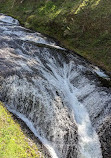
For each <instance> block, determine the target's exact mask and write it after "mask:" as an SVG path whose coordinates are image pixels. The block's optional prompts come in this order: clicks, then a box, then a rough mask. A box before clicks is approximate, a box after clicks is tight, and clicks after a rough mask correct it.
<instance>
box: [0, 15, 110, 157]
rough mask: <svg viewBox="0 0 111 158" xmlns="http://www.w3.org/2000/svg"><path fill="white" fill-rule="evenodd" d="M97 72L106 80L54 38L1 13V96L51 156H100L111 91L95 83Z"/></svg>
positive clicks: (96, 81)
mask: <svg viewBox="0 0 111 158" xmlns="http://www.w3.org/2000/svg"><path fill="white" fill-rule="evenodd" d="M97 74H102V76H104V77H105V78H107V79H108V76H107V75H105V74H104V73H103V72H102V71H101V70H99V69H98V71H97V70H95V69H94V66H92V65H91V64H89V63H88V62H86V61H85V60H84V59H83V58H81V57H79V56H77V55H76V54H72V53H69V52H68V51H67V50H66V49H64V48H62V47H60V46H58V44H57V43H56V42H54V41H53V40H52V39H49V38H47V37H45V36H43V35H41V34H40V33H36V32H32V31H30V30H28V29H25V28H23V27H21V26H20V25H19V22H18V21H17V20H15V19H13V18H11V17H9V16H5V15H3V14H1V15H0V83H1V87H0V98H1V100H2V101H3V102H4V103H5V105H6V106H7V109H8V110H9V111H10V112H12V113H14V114H15V115H17V116H18V117H20V118H21V119H22V120H23V121H24V122H25V123H26V124H27V126H28V127H29V128H30V129H31V130H32V132H33V133H34V134H35V136H37V137H38V138H39V139H40V141H41V142H42V143H43V144H44V145H45V146H46V148H47V149H48V150H49V153H50V155H51V157H53V158H102V150H101V144H100V140H99V136H98V133H99V131H98V129H99V128H100V126H101V125H102V124H103V122H104V121H105V120H106V119H108V118H109V116H110V114H111V110H110V109H111V93H110V89H108V88H105V87H101V86H98V85H99V80H98V78H97ZM101 142H102V140H101Z"/></svg>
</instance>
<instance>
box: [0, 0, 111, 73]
mask: <svg viewBox="0 0 111 158" xmlns="http://www.w3.org/2000/svg"><path fill="white" fill-rule="evenodd" d="M110 8H111V1H110V0H105V1H104V0H75V1H73V0H60V1H59V0H42V1H41V0H37V1H36V0H30V1H29V0H21V1H19V0H0V12H3V13H6V14H9V15H11V16H13V17H15V18H17V19H19V20H20V22H21V23H22V24H24V25H25V26H26V27H28V28H32V29H34V30H36V31H40V32H42V33H45V34H47V35H50V36H52V37H54V38H56V39H58V40H59V41H61V44H63V45H64V46H65V47H67V48H69V49H71V50H75V51H76V52H77V53H79V54H80V55H82V56H84V57H86V58H87V59H88V60H89V61H91V62H93V63H95V64H97V65H98V66H101V67H102V68H103V69H105V70H107V72H109V73H111V27H110V24H111V9H110Z"/></svg>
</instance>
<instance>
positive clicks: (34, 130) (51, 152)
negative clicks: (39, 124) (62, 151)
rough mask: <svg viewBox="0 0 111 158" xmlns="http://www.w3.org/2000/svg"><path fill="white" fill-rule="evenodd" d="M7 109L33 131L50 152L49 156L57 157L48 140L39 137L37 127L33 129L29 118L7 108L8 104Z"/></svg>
mask: <svg viewBox="0 0 111 158" xmlns="http://www.w3.org/2000/svg"><path fill="white" fill-rule="evenodd" d="M7 109H8V110H9V111H10V112H11V113H13V114H15V115H16V116H18V117H19V118H20V119H21V120H23V121H24V122H25V123H26V125H27V126H28V127H29V129H30V130H31V131H32V132H33V133H34V135H35V136H36V137H37V138H39V140H40V141H41V142H42V144H43V145H44V146H45V147H46V148H47V149H48V151H49V153H50V156H51V157H52V158H58V156H57V155H56V153H55V151H54V149H53V148H52V147H51V144H50V142H48V141H47V140H46V139H45V138H43V137H41V136H40V135H39V134H38V132H37V129H35V127H34V125H33V123H32V122H31V121H30V120H29V119H27V118H26V117H25V116H24V115H23V114H21V113H19V112H17V111H16V110H14V109H11V108H9V107H8V106H7Z"/></svg>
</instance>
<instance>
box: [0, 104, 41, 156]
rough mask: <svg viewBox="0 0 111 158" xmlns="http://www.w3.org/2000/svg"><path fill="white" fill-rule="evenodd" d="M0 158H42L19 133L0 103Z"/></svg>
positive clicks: (17, 127) (16, 124)
mask: <svg viewBox="0 0 111 158" xmlns="http://www.w3.org/2000/svg"><path fill="white" fill-rule="evenodd" d="M0 158H42V155H41V156H40V152H39V151H38V149H37V147H36V144H35V143H33V141H32V140H29V138H28V137H26V136H25V135H24V134H23V132H22V131H21V128H20V125H19V124H18V123H17V122H15V121H14V120H13V118H12V116H11V114H10V113H9V112H7V110H6V109H5V107H4V106H3V104H2V103H1V102H0Z"/></svg>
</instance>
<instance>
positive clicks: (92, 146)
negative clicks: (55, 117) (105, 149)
mask: <svg viewBox="0 0 111 158" xmlns="http://www.w3.org/2000/svg"><path fill="white" fill-rule="evenodd" d="M0 20H1V21H4V22H9V23H12V24H18V23H17V22H16V21H13V18H8V17H7V18H6V17H5V16H1V18H0ZM7 33H9V32H7V31H5V32H4V34H7ZM11 33H13V32H12V31H10V33H9V34H11ZM15 33H16V32H15ZM19 33H20V32H19ZM19 33H17V34H16V35H17V36H19ZM25 35H26V34H25V33H24V37H23V38H25V37H26V40H27V38H28V39H29V38H30V36H25ZM32 36H33V34H32ZM34 37H35V35H34ZM20 38H21V36H20ZM30 39H31V41H33V38H32V37H31V38H30ZM30 39H29V40H30ZM38 39H39V37H37V40H38ZM22 40H25V39H22ZM38 41H39V40H38ZM41 41H42V40H41ZM46 43H47V42H46ZM48 54H49V52H46V54H45V60H46V62H47V67H48V68H46V67H45V66H44V64H43V63H42V61H41V60H40V59H39V57H34V60H35V61H36V62H37V63H39V66H38V65H36V67H35V69H37V70H39V71H41V72H42V75H43V77H44V78H45V81H46V80H47V82H48V84H49V85H50V87H51V88H52V91H54V90H56V91H57V92H58V93H59V96H60V97H61V98H62V101H63V103H64V105H66V106H67V107H68V108H69V109H71V110H72V113H73V115H74V119H75V121H76V124H77V126H78V134H79V154H78V158H102V155H101V150H100V143H99V139H98V136H97V134H96V132H95V131H94V129H93V127H92V125H91V122H90V118H89V115H88V112H87V110H86V109H85V107H84V106H83V105H82V104H81V103H80V102H79V101H78V100H77V97H76V94H77V93H78V89H77V88H75V87H74V86H73V84H72V83H71V81H72V80H73V79H74V77H75V76H77V75H78V74H79V72H76V71H73V67H74V63H73V62H70V63H69V64H66V63H65V62H64V63H63V67H62V66H61V67H60V66H58V65H57V63H56V61H55V60H56V59H54V58H53V59H52V58H49V56H48ZM29 58H30V57H29ZM18 64H21V67H22V68H23V69H25V70H26V71H30V69H29V68H28V66H27V64H26V63H25V62H24V61H21V60H20V61H19V62H18ZM27 82H28V81H26V83H27ZM34 82H35V85H36V84H38V83H37V81H36V80H34ZM17 84H18V83H17ZM17 84H15V86H17ZM27 84H28V83H27ZM38 85H39V89H40V90H41V92H42V91H44V93H45V96H46V100H47V101H48V97H49V96H48V93H47V92H45V90H46V89H44V86H43V85H44V82H43V83H42V80H41V84H38ZM26 86H27V85H26ZM19 88H20V87H19ZM22 90H23V88H22ZM22 90H21V91H22ZM24 90H25V89H24ZM32 90H33V88H32ZM15 91H16V87H15V88H14V87H13V86H12V92H13V94H11V95H12V102H13V97H14V95H15V94H14V92H15ZM35 91H36V90H35ZM37 92H39V90H38V91H37ZM16 93H17V92H16ZM33 93H34V92H33ZM9 95H10V93H9ZM36 95H38V94H36ZM41 96H42V95H41ZM41 96H40V98H42V97H43V96H42V97H41ZM43 102H44V100H43ZM45 103H46V102H44V104H45ZM48 104H50V102H49V103H48ZM21 108H22V107H21ZM8 109H9V111H11V112H12V113H14V114H16V115H17V116H19V117H20V118H21V119H22V120H23V121H24V122H25V123H26V124H27V126H29V128H30V129H31V130H32V131H33V133H34V134H35V135H36V136H37V137H38V138H39V139H40V140H41V142H42V143H43V144H44V145H45V146H46V147H47V148H48V150H49V152H50V154H51V156H52V157H53V158H58V157H59V156H58V155H59V154H58V153H57V152H56V149H55V148H54V147H53V146H52V147H51V144H50V143H49V142H48V141H47V140H46V139H45V138H44V137H43V136H42V137H41V136H40V135H39V134H38V133H37V130H36V129H35V128H34V126H33V123H32V122H31V121H30V120H29V119H28V118H26V116H25V115H23V114H21V113H20V112H18V111H17V109H16V108H15V109H12V108H9V106H8ZM22 110H23V109H21V111H22ZM32 110H33V108H32ZM32 114H34V111H33V113H31V114H30V115H32ZM31 117H32V116H31Z"/></svg>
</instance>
